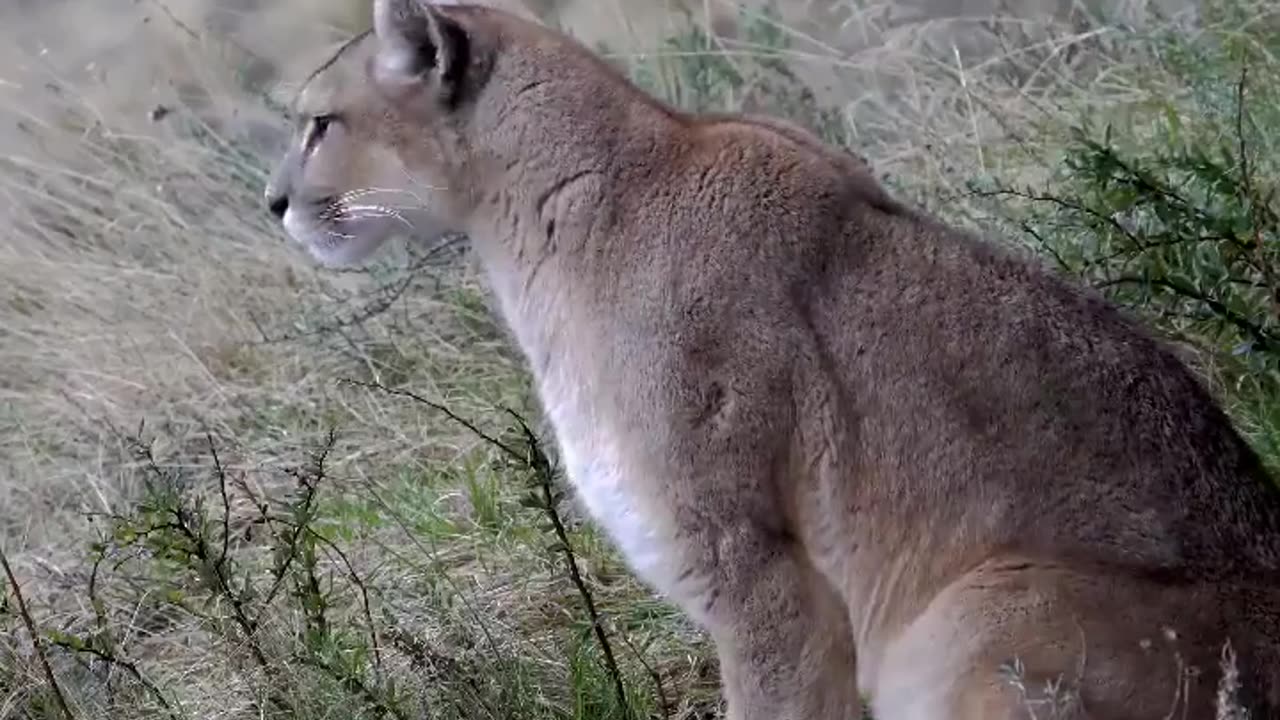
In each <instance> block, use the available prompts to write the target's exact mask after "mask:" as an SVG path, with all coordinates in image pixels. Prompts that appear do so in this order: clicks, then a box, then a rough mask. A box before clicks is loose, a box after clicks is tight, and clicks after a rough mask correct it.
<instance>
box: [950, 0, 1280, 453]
mask: <svg viewBox="0 0 1280 720" xmlns="http://www.w3.org/2000/svg"><path fill="white" fill-rule="evenodd" d="M1239 12H1240V9H1239V6H1238V5H1235V4H1223V3H1216V4H1212V5H1211V6H1210V7H1209V8H1208V10H1207V13H1208V17H1207V18H1206V19H1207V21H1208V22H1209V23H1210V26H1211V27H1212V28H1214V29H1213V30H1211V31H1208V32H1204V33H1202V34H1201V35H1199V36H1197V37H1193V38H1189V37H1188V36H1186V35H1185V34H1182V33H1177V34H1175V33H1166V34H1161V35H1158V36H1156V37H1154V38H1152V39H1150V40H1148V41H1146V42H1149V43H1150V56H1151V57H1152V59H1153V62H1152V64H1151V65H1150V66H1147V67H1145V68H1137V69H1136V70H1137V71H1138V72H1139V75H1138V76H1137V77H1136V78H1135V80H1136V82H1137V83H1138V84H1139V85H1140V86H1142V85H1145V86H1146V88H1147V92H1146V93H1145V95H1144V97H1143V98H1142V99H1141V100H1140V101H1138V102H1135V103H1133V104H1131V105H1128V106H1123V107H1116V108H1110V109H1104V111H1103V113H1102V114H1103V117H1102V118H1095V119H1086V120H1083V121H1081V122H1078V123H1076V124H1074V125H1073V126H1071V127H1069V128H1066V129H1065V134H1066V136H1067V141H1066V142H1065V143H1064V144H1063V145H1062V147H1061V149H1060V151H1059V156H1058V157H1057V158H1055V159H1056V160H1057V161H1058V162H1056V163H1053V165H1054V167H1056V171H1055V172H1054V173H1053V174H1052V176H1051V177H1050V178H1049V179H1048V180H1047V181H1046V182H1044V183H1043V184H1042V185H1041V186H1040V187H1017V186H1013V185H1008V184H1001V183H1000V182H999V180H998V179H997V180H995V181H989V182H985V183H981V184H978V183H975V192H976V193H977V194H978V195H980V196H982V197H986V198H994V199H997V200H998V201H999V202H998V203H996V204H995V205H994V210H995V212H994V216H995V217H997V218H999V219H1000V220H1001V221H1003V222H1004V223H1006V225H1007V227H1008V228H1009V231H1010V234H1012V235H1014V236H1017V237H1021V238H1023V239H1024V240H1026V241H1027V242H1028V243H1029V244H1030V245H1031V246H1032V247H1033V248H1034V249H1036V250H1037V251H1039V252H1041V253H1043V255H1044V256H1045V257H1046V258H1048V259H1049V260H1050V261H1051V262H1052V263H1053V264H1054V265H1055V266H1056V267H1057V268H1058V269H1059V270H1061V271H1062V272H1064V273H1066V274H1068V275H1069V276H1071V277H1074V278H1076V279H1078V280H1080V281H1082V282H1085V283H1087V284H1089V285H1091V286H1093V287H1094V288H1097V289H1099V290H1100V291H1102V292H1103V293H1104V294H1105V295H1106V296H1108V297H1109V298H1111V299H1112V300H1115V301H1117V302H1119V303H1121V304H1123V305H1125V306H1126V307H1129V308H1131V309H1133V310H1134V311H1136V312H1138V313H1139V314H1140V316H1141V317H1143V318H1144V319H1146V320H1147V321H1149V322H1150V323H1152V324H1154V325H1155V326H1156V327H1157V328H1159V329H1160V330H1161V331H1163V332H1164V333H1165V334H1166V335H1167V336H1169V337H1170V338H1172V339H1174V340H1175V341H1178V342H1180V343H1183V344H1185V345H1186V346H1187V347H1188V348H1189V349H1190V350H1192V354H1193V358H1194V360H1195V363H1196V364H1197V365H1199V367H1200V369H1201V370H1202V371H1203V372H1204V373H1205V375H1206V377H1208V378H1209V379H1210V381H1211V383H1212V384H1213V385H1214V387H1215V389H1216V390H1217V391H1218V393H1219V395H1220V396H1221V397H1222V398H1223V400H1224V402H1225V403H1226V405H1227V406H1228V409H1229V411H1230V412H1231V414H1232V415H1233V417H1234V419H1235V421H1236V422H1237V423H1238V424H1239V426H1240V427H1241V428H1242V429H1243V430H1244V432H1245V433H1246V434H1247V435H1248V436H1249V438H1250V439H1251V440H1252V441H1253V443H1254V445H1255V447H1256V448H1257V450H1258V451H1259V452H1260V453H1261V454H1262V455H1263V456H1264V459H1265V461H1266V462H1267V463H1268V464H1269V465H1270V467H1271V468H1272V469H1273V470H1277V469H1280V244H1278V243H1280V204H1278V203H1277V199H1276V187H1277V183H1278V182H1280V160H1278V158H1280V152H1278V150H1280V147H1278V146H1277V143H1280V91H1278V90H1277V88H1280V62H1278V61H1277V60H1276V58H1277V57H1280V55H1277V50H1280V33H1276V32H1275V29H1276V22H1275V17H1274V16H1272V17H1271V18H1267V17H1265V16H1264V17H1261V18H1259V17H1257V16H1245V17H1237V16H1236V14H1237V13H1239ZM1246 18H1247V19H1248V20H1249V22H1245V20H1246ZM1233 21H1234V22H1233ZM1046 132H1052V131H1051V130H1046ZM1058 132H1062V131H1061V130H1058Z"/></svg>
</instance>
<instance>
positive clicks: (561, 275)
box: [267, 0, 1280, 720]
mask: <svg viewBox="0 0 1280 720" xmlns="http://www.w3.org/2000/svg"><path fill="white" fill-rule="evenodd" d="M373 20H374V22H373V30H372V31H370V32H369V33H367V34H365V35H361V36H359V37H357V38H355V39H354V40H353V41H352V42H350V43H349V44H348V45H347V46H345V47H344V48H342V49H341V51H339V52H338V53H337V54H336V55H335V56H334V57H333V58H332V59H331V60H330V61H329V62H327V63H325V64H324V65H323V66H322V67H320V68H319V69H318V70H317V71H316V72H315V73H314V74H313V75H312V76H311V77H310V78H309V79H308V80H307V81H306V83H305V85H304V86H303V88H302V91H301V92H300V95H299V97H298V100H297V105H296V110H297V112H298V114H299V116H300V117H301V118H303V121H302V122H301V124H300V127H299V128H298V130H297V134H296V137H295V141H294V143H293V144H292V146H291V149H290V150H289V151H288V152H287V154H285V156H284V158H283V160H282V161H281V162H280V165H279V167H278V169H277V171H276V172H275V174H274V177H273V179H272V180H271V182H270V183H269V187H268V188H267V204H268V205H269V207H270V209H271V211H272V212H274V213H275V214H276V215H277V216H279V218H280V219H281V221H282V223H283V225H284V227H285V229H286V230H287V232H288V233H289V234H290V235H291V236H292V237H293V238H294V239H295V240H296V241H297V242H298V243H300V244H301V245H303V246H305V247H306V249H307V250H308V251H309V252H310V253H311V254H312V255H313V256H314V258H316V259H317V260H318V261H319V262H321V263H323V264H326V265H334V266H338V265H349V264H354V263H359V262H361V261H363V260H364V259H365V258H366V257H368V256H369V255H370V254H371V253H373V252H374V251H375V250H376V249H377V248H378V247H379V246H380V245H381V244H382V243H383V242H384V241H385V240H386V239H387V238H389V237H391V236H393V235H395V234H396V233H397V232H400V231H401V230H403V229H404V228H406V227H411V228H412V229H413V230H414V231H415V234H417V235H420V236H426V237H432V236H436V235H439V234H443V233H447V232H464V233H466V234H467V235H468V236H469V237H470V239H471V243H472V247H473V249H474V252H475V253H476V255H477V256H478V258H479V260H480V262H481V263H482V265H483V267H484V271H485V273H486V276H487V278H488V281H489V283H490V285H491V288H492V290H493V292H494V295H495V296H496V299H497V302H498V305H499V310H500V312H501V314H502V315H503V317H504V318H505V321H506V323H507V324H508V325H509V327H510V328H511V331H512V333H513V335H514V338H515V340H516V342H517V343H518V344H519V347H520V348H521V350H522V352H523V355H524V357H525V358H527V361H528V364H529V367H530V369H531V371H532V373H533V375H534V377H535V379H536V381H537V390H538V394H539V398H540V400H541V402H542V404H543V406H544V409H545V411H546V413H547V415H548V418H549V420H550V421H551V423H552V427H553V428H554V432H555V437H556V440H557V444H558V447H559V449H560V454H561V457H562V460H563V461H564V465H565V468H566V471H567V475H568V479H569V481H570V482H571V483H572V485H573V487H574V488H576V491H577V495H578V497H579V498H580V499H581V500H582V501H583V502H584V503H585V505H586V507H587V508H588V509H589V510H590V512H591V514H592V516H593V517H594V518H595V519H596V520H597V521H598V522H599V523H600V524H601V525H602V526H603V527H604V528H605V529H607V531H608V533H609V535H610V537H611V538H612V539H613V541H614V542H615V543H616V544H617V546H618V547H619V548H620V549H621V551H622V552H623V553H624V554H625V557H626V558H627V560H628V562H629V564H630V567H631V568H633V570H634V571H635V573H636V574H637V576H638V577H640V578H642V579H643V580H644V581H645V582H647V583H648V584H649V585H650V586H651V587H652V588H654V589H655V591H658V592H661V593H662V594H663V595H665V596H666V597H668V598H670V599H671V600H672V601H673V602H675V603H678V604H679V606H680V607H681V608H683V609H684V610H685V611H686V612H687V613H688V614H689V615H690V616H691V617H692V618H693V619H694V620H696V621H697V622H698V623H700V624H701V625H702V626H704V627H705V628H706V629H707V631H708V632H709V633H710V635H711V637H712V638H713V639H714V641H715V644H716V647H717V652H718V655H719V659H720V666H721V673H722V681H723V688H724V694H725V697H726V699H727V707H728V713H729V717H730V718H732V719H733V720H852V719H854V718H858V717H860V712H861V708H862V703H863V701H864V696H865V698H866V699H869V703H870V706H871V709H872V711H873V713H874V715H875V717H877V718H879V719H880V720H908V719H934V718H937V719H942V718H973V719H975V720H976V719H977V718H982V719H984V720H994V719H997V718H1030V717H1048V716H1049V715H1047V714H1046V711H1045V710H1044V709H1043V708H1044V706H1043V705H1042V704H1038V703H1043V702H1045V701H1046V700H1045V698H1044V697H1041V696H1040V693H1041V691H1042V690H1043V689H1044V687H1045V684H1046V683H1060V685H1059V688H1060V690H1061V691H1062V692H1063V694H1064V696H1065V700H1063V702H1064V703H1065V704H1066V705H1067V707H1065V709H1062V713H1063V714H1061V715H1059V716H1058V717H1079V718H1094V719H1119V718H1125V719H1133V720H1138V719H1141V720H1148V719H1149V720H1158V719H1162V718H1166V717H1178V718H1180V717H1194V718H1207V717H1212V714H1213V712H1214V705H1215V693H1216V690H1217V687H1218V683H1219V681H1220V679H1221V675H1222V670H1221V666H1222V665H1223V663H1222V662H1221V661H1222V659H1223V656H1224V652H1225V653H1229V654H1230V656H1231V657H1234V658H1235V660H1236V664H1237V666H1238V668H1239V671H1240V679H1241V683H1242V689H1241V694H1240V702H1241V703H1242V704H1243V705H1244V706H1245V707H1246V708H1247V709H1248V710H1249V712H1250V717H1252V718H1255V719H1257V718H1277V717H1280V493H1278V491H1277V490H1276V488H1275V486H1274V485H1273V484H1272V482H1271V479H1270V478H1269V477H1267V474H1266V472H1265V470H1264V468H1263V466H1262V464H1261V462H1260V460H1259V458H1258V457H1257V456H1256V455H1255V453H1254V452H1252V451H1251V449H1250V448H1249V446H1247V445H1246V443H1245V441H1244V440H1243V439H1242V437H1241V435H1240V434H1239V433H1238V432H1237V431H1236V430H1235V429H1233V427H1232V425H1231V423H1230V422H1229V420H1228V418H1227V417H1226V415H1225V414H1224V413H1223V411H1222V410H1221V409H1220V408H1219V406H1218V405H1217V404H1216V403H1215V401H1214V399H1213V398H1212V397H1211V396H1210V394H1209V393H1208V392H1207V391H1206V389H1205V388H1204V387H1203V386H1202V384H1201V383H1200V381H1199V380H1198V379H1197V377H1196V376H1194V375H1193V373H1192V372H1191V371H1189V370H1188V369H1187V367H1186V366H1184V364H1183V363H1182V362H1181V361H1180V360H1179V359H1177V357H1176V356H1175V355H1174V354H1173V352H1172V351H1171V350H1170V349H1169V348H1167V347H1166V346H1165V344H1163V342H1162V341H1160V340H1157V339H1156V338H1155V337H1154V336H1153V335H1152V334H1150V333H1149V332H1148V331H1147V330H1145V329H1144V328H1143V327H1142V326H1141V325H1140V324H1139V323H1137V322H1136V321H1135V320H1133V319H1131V318H1130V317H1128V316H1127V315H1126V314H1125V313H1123V312H1121V311H1120V310H1119V309H1117V308H1115V307H1113V306H1112V305H1110V304H1108V303H1107V302H1105V301H1104V300H1102V299H1100V298H1099V297H1097V296H1095V295H1094V294H1091V293H1090V292H1087V291H1084V290H1082V289H1077V288H1076V287H1074V286H1072V285H1070V284H1069V283H1067V282H1065V281H1064V280H1061V279H1059V278H1057V277H1056V276H1055V275H1054V274H1053V273H1051V272H1049V271H1048V270H1046V269H1043V268H1042V267H1041V266H1040V265H1038V264H1036V263H1035V262H1033V261H1032V260H1030V259H1027V258H1023V257H1020V256H1018V255H1016V254H1014V253H1013V252H1012V251H1010V250H1006V249H1003V248H1002V247H1001V246H998V245H997V244H995V243H993V242H990V241H987V240H984V239H981V238H977V237H973V236H972V235H970V234H967V233H963V232H960V231H957V230H955V229H951V228H949V227H948V226H946V225H945V224H943V223H942V222H940V221H939V220H937V219H934V218H932V217H930V216H928V215H926V214H924V213H923V212H922V211H919V210H916V209H913V208H911V207H908V206H907V205H905V204H903V203H901V202H899V201H897V200H895V199H893V198H892V197H890V195H889V194H888V193H887V191H886V190H885V189H883V188H882V187H881V186H880V185H878V184H877V182H876V180H875V179H874V178H873V177H872V175H871V174H870V173H869V171H868V170H867V168H866V167H865V165H864V164H863V163H862V162H861V161H859V160H858V159H857V158H855V157H853V156H852V155H850V154H848V153H846V152H844V151H842V150H839V149H836V148H832V147H828V146H826V145H824V144H823V143H822V142H820V141H819V140H818V139H817V138H816V137H815V136H813V135H811V134H810V133H809V132H808V131H806V130H804V129H802V128H799V127H796V126H793V125H791V124H788V123H785V122H782V121H780V120H772V119H766V118H762V117H754V116H745V115H744V116H736V115H694V114H689V113H685V112H681V111H679V110H677V109H675V108H673V107H671V106H669V105H667V104H664V103H663V102H661V101H659V100H657V99H655V98H653V97H650V96H648V95H646V94H645V93H644V92H642V91H641V90H640V89H638V88H637V87H635V86H634V85H633V84H632V83H630V82H629V81H628V80H627V79H626V78H625V77H624V76H623V75H621V74H620V73H619V72H617V71H615V70H614V69H613V68H611V67H610V66H609V65H608V64H606V63H605V62H604V61H603V60H601V59H599V58H598V57H596V56H595V55H593V54H592V53H591V52H590V51H588V50H587V49H586V48H584V47H583V46H582V45H580V44H579V43H577V42H575V41H573V40H572V39H570V38H568V37H566V36H564V35H561V34H558V33H557V32H554V31H552V30H550V29H547V28H545V27H542V26H540V25H538V24H537V23H535V22H532V21H529V20H524V19H521V18H519V17H517V16H515V15H511V14H508V13H505V12H501V11H497V10H493V9H486V8H482V7H474V6H470V5H452V4H451V5H448V6H444V5H431V4H427V3H425V2H423V1H422V0H377V1H376V2H375V4H374V12H373ZM1009 668H1013V669H1014V670H1013V672H1012V674H1011V673H1010V671H1009ZM1059 700H1062V698H1059Z"/></svg>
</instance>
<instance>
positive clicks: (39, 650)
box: [0, 549, 75, 720]
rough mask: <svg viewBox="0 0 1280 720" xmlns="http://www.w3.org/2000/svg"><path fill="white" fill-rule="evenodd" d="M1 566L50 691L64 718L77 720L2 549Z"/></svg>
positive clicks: (0, 552) (0, 555)
mask: <svg viewBox="0 0 1280 720" xmlns="http://www.w3.org/2000/svg"><path fill="white" fill-rule="evenodd" d="M0 565H3V566H4V574H5V576H6V577H7V578H8V579H9V588H10V591H11V592H12V593H13V599H14V601H16V602H17V604H18V614H19V615H20V616H21V617H22V623H23V625H25V626H26V627H27V634H29V635H30V636H31V644H32V646H33V647H34V648H35V651H36V657H38V658H39V659H40V667H41V668H42V669H43V670H44V677H45V679H46V680H47V681H48V682H49V689H50V690H52V691H53V697H54V699H55V700H57V701H58V707H59V708H60V709H61V710H62V714H63V716H64V717H66V718H67V720H75V715H72V714H71V706H70V705H68V704H67V697H66V696H65V695H63V694H62V686H61V685H59V684H58V678H57V677H56V676H55V675H54V674H53V666H52V665H50V664H49V656H48V654H47V653H45V651H44V643H43V642H42V639H41V637H40V633H39V631H38V630H37V629H36V621H35V619H34V618H32V617H31V611H30V610H29V609H28V608H27V601H26V598H24V597H23V596H22V589H21V588H20V587H19V586H18V578H17V577H16V576H15V575H14V574H13V568H12V567H10V566H9V558H8V556H6V555H5V552H4V550H2V549H0Z"/></svg>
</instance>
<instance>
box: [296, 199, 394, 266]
mask: <svg viewBox="0 0 1280 720" xmlns="http://www.w3.org/2000/svg"><path fill="white" fill-rule="evenodd" d="M283 224H284V229H285V232H287V233H288V234H289V237H290V238H291V239H292V240H293V241H294V242H296V243H298V244H299V245H301V246H302V247H304V248H306V250H307V253H308V254H309V255H311V257H312V258H313V259H314V260H315V261H316V262H318V263H320V264H321V265H323V266H325V267H330V268H343V267H350V266H352V265H357V264H359V263H361V262H362V261H364V260H365V259H367V258H368V257H369V256H370V255H372V254H373V253H374V251H376V250H377V249H378V247H379V246H381V245H382V243H383V241H384V240H386V237H385V234H384V233H382V232H379V231H380V230H381V228H375V227H369V225H374V224H375V223H366V224H365V225H366V226H365V227H351V228H350V229H349V230H350V231H351V232H348V233H342V234H339V233H337V232H326V231H325V230H324V229H322V228H320V227H318V226H317V225H316V224H314V223H310V222H308V221H306V220H304V219H303V218H301V217H299V215H298V213H296V212H294V210H293V208H290V209H289V210H287V211H286V212H285V214H284V222H283Z"/></svg>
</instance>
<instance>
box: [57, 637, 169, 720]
mask: <svg viewBox="0 0 1280 720" xmlns="http://www.w3.org/2000/svg"><path fill="white" fill-rule="evenodd" d="M49 642H50V643H52V644H53V645H55V646H56V647H60V648H62V649H63V650H66V651H68V652H71V653H88V654H90V655H92V656H94V657H96V658H98V659H99V660H102V661H104V662H106V663H107V664H109V665H111V666H112V667H119V668H122V669H124V670H125V671H127V672H128V673H129V674H130V675H132V676H133V679H134V680H137V681H138V684H139V685H141V686H142V687H143V688H145V689H146V691H147V692H148V693H150V694H151V697H153V698H155V701H156V702H157V703H159V704H160V707H162V708H164V711H165V713H167V714H168V715H169V717H170V718H173V720H178V714H177V712H175V711H174V709H173V706H172V705H170V704H169V701H168V700H166V699H165V697H164V693H163V692H161V691H160V688H159V687H157V686H156V684H155V683H153V682H151V681H150V680H148V679H147V676H146V675H143V674H142V670H141V669H139V668H138V665H137V663H134V662H133V661H132V660H125V659H123V658H121V657H119V656H117V655H116V654H115V653H114V652H110V651H107V650H102V649H100V648H96V647H94V646H93V644H92V643H80V642H75V643H72V642H68V641H66V640H63V639H60V638H57V637H54V638H49Z"/></svg>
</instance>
